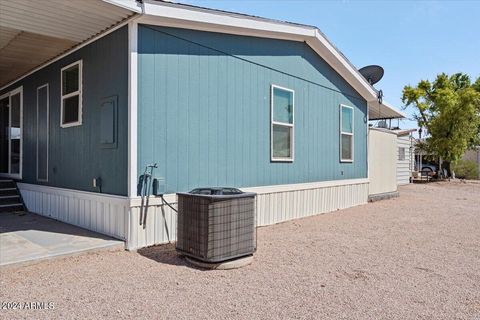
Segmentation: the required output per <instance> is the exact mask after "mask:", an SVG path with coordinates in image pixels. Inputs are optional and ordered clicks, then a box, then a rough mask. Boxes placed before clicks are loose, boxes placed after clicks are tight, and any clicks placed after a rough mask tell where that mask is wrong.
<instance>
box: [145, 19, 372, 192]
mask: <svg viewBox="0 0 480 320" xmlns="http://www.w3.org/2000/svg"><path fill="white" fill-rule="evenodd" d="M138 63H139V65H138V175H140V174H142V173H143V171H144V167H145V165H147V164H149V163H153V162H156V163H158V166H159V168H158V169H156V171H154V176H155V177H157V178H161V179H162V180H163V181H164V182H165V189H164V191H165V192H166V193H172V192H177V191H188V190H190V189H192V188H194V187H200V186H235V187H253V186H262V185H277V184H292V183H304V182H314V181H326V180H337V179H338V180H341V179H354V178H366V176H367V155H366V151H367V148H366V135H367V134H366V128H367V124H366V120H367V119H366V118H367V107H366V101H365V100H364V99H363V98H361V97H360V95H359V94H358V93H356V92H355V91H354V90H353V89H352V88H351V87H350V86H349V85H348V84H347V83H346V81H344V80H343V79H342V78H341V77H340V76H339V75H338V74H337V73H336V72H335V71H334V70H333V69H332V68H331V67H330V66H329V65H328V64H327V63H326V62H325V61H323V60H322V59H321V58H320V57H318V55H316V54H315V53H314V52H313V50H312V49H311V48H309V47H308V46H307V45H306V44H304V43H301V42H292V41H283V40H273V39H260V38H255V37H245V36H236V35H227V34H219V33H210V32H201V31H193V30H186V29H175V28H163V27H153V26H143V25H140V26H139V48H138ZM272 84H275V85H279V86H282V87H286V88H288V89H291V90H294V91H295V107H294V109H295V111H294V113H295V114H294V117H295V124H294V132H295V133H294V137H295V141H294V144H295V147H294V154H295V159H294V161H293V162H275V163H274V162H272V161H271V158H270V119H271V118H270V117H271V114H270V90H271V85H272ZM340 104H345V105H348V106H352V107H354V135H355V137H354V141H355V142H354V161H353V163H341V162H340V150H339V144H340V142H339V139H340V133H339V120H340V118H339V116H340V109H339V105H340Z"/></svg>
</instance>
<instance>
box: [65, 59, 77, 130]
mask: <svg viewBox="0 0 480 320" xmlns="http://www.w3.org/2000/svg"><path fill="white" fill-rule="evenodd" d="M61 86H62V87H61V91H62V92H61V95H62V99H61V100H62V102H61V103H62V105H61V112H60V114H61V117H60V125H61V126H62V127H63V128H66V127H72V126H78V125H81V124H82V60H80V61H77V62H74V63H72V64H70V65H68V66H66V67H63V68H62V70H61Z"/></svg>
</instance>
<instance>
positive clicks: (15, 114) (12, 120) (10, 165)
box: [0, 88, 23, 179]
mask: <svg viewBox="0 0 480 320" xmlns="http://www.w3.org/2000/svg"><path fill="white" fill-rule="evenodd" d="M22 98H23V97H22V88H19V89H16V90H14V91H11V92H9V93H7V94H5V95H3V96H1V97H0V130H1V132H0V175H2V176H8V177H12V178H17V179H21V178H22Z"/></svg>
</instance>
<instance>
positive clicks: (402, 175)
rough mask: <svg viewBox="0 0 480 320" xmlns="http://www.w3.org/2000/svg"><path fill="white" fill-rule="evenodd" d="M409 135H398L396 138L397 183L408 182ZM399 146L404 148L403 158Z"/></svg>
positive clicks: (409, 163) (409, 160) (409, 164)
mask: <svg viewBox="0 0 480 320" xmlns="http://www.w3.org/2000/svg"><path fill="white" fill-rule="evenodd" d="M410 147H411V146H410V135H406V136H398V138H397V184H398V185H404V184H409V183H410V172H411V168H410V166H411V148H410ZM400 148H404V155H405V157H404V158H403V160H402V159H401V155H400V151H401V150H400Z"/></svg>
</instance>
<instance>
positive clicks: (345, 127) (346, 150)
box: [340, 105, 354, 162]
mask: <svg viewBox="0 0 480 320" xmlns="http://www.w3.org/2000/svg"><path fill="white" fill-rule="evenodd" d="M353 140H354V137H353V108H352V107H349V106H345V105H340V161H342V162H353V143H354V141H353Z"/></svg>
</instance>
